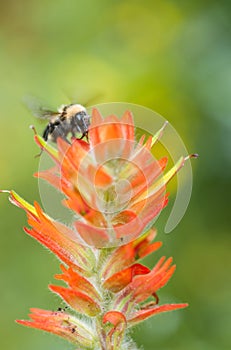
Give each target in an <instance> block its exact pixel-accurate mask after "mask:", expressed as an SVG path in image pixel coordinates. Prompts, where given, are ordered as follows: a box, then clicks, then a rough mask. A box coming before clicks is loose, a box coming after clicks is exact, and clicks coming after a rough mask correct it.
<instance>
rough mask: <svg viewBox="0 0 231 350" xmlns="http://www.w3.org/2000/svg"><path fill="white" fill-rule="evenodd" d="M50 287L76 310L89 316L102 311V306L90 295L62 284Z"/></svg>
mask: <svg viewBox="0 0 231 350" xmlns="http://www.w3.org/2000/svg"><path fill="white" fill-rule="evenodd" d="M49 289H50V290H51V291H52V292H54V293H57V294H58V295H59V296H60V297H61V298H62V299H63V300H64V301H65V302H66V303H67V304H68V305H70V306H71V307H72V308H73V309H74V310H76V311H77V312H80V313H82V314H85V315H88V316H92V317H93V316H96V315H97V314H98V313H99V312H100V306H99V305H98V304H97V303H96V302H95V301H94V300H93V299H92V298H90V297H89V296H88V295H86V294H84V293H82V292H80V291H76V290H73V289H71V288H64V287H60V286H54V285H49Z"/></svg>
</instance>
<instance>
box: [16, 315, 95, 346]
mask: <svg viewBox="0 0 231 350" xmlns="http://www.w3.org/2000/svg"><path fill="white" fill-rule="evenodd" d="M31 312H32V313H31V314H30V315H29V316H30V318H31V320H28V321H26V320H17V321H16V322H17V323H19V324H22V325H24V326H28V327H32V328H37V329H41V330H43V331H46V332H50V333H53V334H56V335H58V336H60V337H62V338H64V339H66V340H68V341H70V342H71V343H73V344H75V345H76V346H78V347H81V348H85V347H86V348H92V346H93V344H94V342H95V339H94V332H93V330H92V329H91V328H90V327H89V326H87V325H86V323H83V322H81V321H80V320H78V319H77V318H75V317H73V316H72V315H69V314H66V313H64V312H54V311H48V310H42V309H36V308H33V309H31Z"/></svg>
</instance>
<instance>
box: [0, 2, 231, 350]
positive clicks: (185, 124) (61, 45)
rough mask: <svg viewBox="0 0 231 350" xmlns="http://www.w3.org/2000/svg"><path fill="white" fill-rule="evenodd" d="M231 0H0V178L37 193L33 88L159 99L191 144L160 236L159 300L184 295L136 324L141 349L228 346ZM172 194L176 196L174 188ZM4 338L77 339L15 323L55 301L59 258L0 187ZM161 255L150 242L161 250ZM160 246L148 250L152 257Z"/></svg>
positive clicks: (43, 342)
mask: <svg viewBox="0 0 231 350" xmlns="http://www.w3.org/2000/svg"><path fill="white" fill-rule="evenodd" d="M230 14H231V2H230V1H228V0H227V1H225V0H221V1H219V2H217V1H214V0H210V1H206V0H201V1H193V2H192V1H182V0H176V1H170V0H169V1H134V0H133V1H132V0H131V1H128V0H123V1H106V0H99V1H88V0H85V1H77V0H66V1H61V0H55V1H52V0H46V1H44V0H41V1H35V0H22V1H13V0H8V1H7V2H1V12H0V20H1V24H0V28H1V29H0V58H1V65H0V88H1V92H0V105H1V110H0V123H1V124H0V127H1V137H0V164H1V175H0V181H1V185H0V187H1V188H3V189H11V188H13V189H15V190H16V191H17V192H18V193H19V194H21V195H22V196H23V197H24V198H26V199H27V200H28V201H31V202H33V200H34V199H37V200H39V192H38V185H37V180H36V179H34V178H33V177H32V173H34V172H36V171H37V166H38V160H37V159H35V158H34V155H35V154H37V152H38V149H37V147H36V145H35V144H34V142H33V139H32V131H31V130H29V128H28V126H29V125H30V124H31V123H34V124H35V125H36V127H37V129H38V130H39V132H40V131H42V130H43V126H42V125H40V124H39V122H37V121H35V120H34V119H33V118H32V116H30V114H29V112H27V110H26V109H25V107H24V106H23V104H22V102H21V101H22V98H23V96H24V95H26V94H33V95H35V96H38V97H40V98H41V99H43V100H45V101H47V102H48V103H49V104H50V105H51V106H53V107H56V106H59V105H60V104H62V103H68V99H67V96H68V95H69V96H70V97H71V98H72V99H73V97H74V98H78V99H79V102H82V103H83V102H84V101H85V100H88V99H90V98H91V97H94V96H97V95H98V94H102V95H101V97H98V100H97V101H96V102H98V103H100V102H111V101H127V102H131V103H136V104H140V105H144V106H147V107H149V108H151V109H154V110H156V111H157V112H159V113H160V114H161V115H163V116H164V117H165V118H166V119H168V120H169V121H170V122H171V124H172V125H173V126H174V127H175V128H176V129H177V131H178V132H179V134H180V135H181V137H182V139H183V140H184V142H185V145H186V147H187V148H188V150H189V152H197V153H199V154H200V158H199V159H198V160H196V161H194V162H193V163H192V167H193V173H194V188H193V193H192V198H191V202H190V205H189V207H188V210H187V213H186V215H185V216H184V218H183V220H182V221H181V222H180V224H179V225H178V226H177V228H176V229H175V230H174V232H172V233H171V234H169V235H166V234H164V233H163V227H164V224H163V222H164V218H165V216H167V214H168V210H169V209H166V212H165V214H164V216H163V217H162V219H161V220H160V221H159V222H158V223H157V227H158V229H159V235H158V238H159V239H160V240H163V241H164V243H165V244H164V247H163V248H162V249H161V252H160V254H161V255H165V254H166V255H172V256H173V257H174V260H175V262H176V263H177V271H176V273H175V275H174V277H173V279H172V280H171V281H170V283H169V284H168V286H167V287H165V288H164V289H163V290H162V291H161V293H160V298H161V301H162V302H164V301H170V302H178V301H188V302H189V304H190V307H189V308H188V309H186V310H183V311H178V312H174V313H166V314H163V315H161V316H157V317H155V318H153V319H151V320H149V321H146V322H145V323H143V325H142V326H139V327H137V328H136V329H135V330H134V332H133V336H134V338H135V339H136V340H137V343H138V344H139V345H140V346H141V345H142V346H143V349H144V350H153V349H158V350H185V349H187V350H195V349H196V350H207V349H209V350H226V349H227V350H228V349H231V332H230V326H231V317H230V314H231V307H230V296H231V294H230V290H231V288H230V287H231V285H230V271H231V259H230V252H231V250H230V248H231V239H230V224H229V222H230V220H229V219H230V203H229V197H230V168H231V167H230V165H231V162H230V157H231V152H230V145H231V135H230V131H231V118H230V116H231V41H230V37H231V15H230ZM172 197H174V196H172ZM0 206H1V220H0V226H1V230H0V249H1V255H0V259H1V261H0V273H1V274H0V276H1V282H0V283H1V299H0V300H1V305H0V344H1V349H5V350H31V349H33V350H41V349H49V350H51V349H55V350H59V349H60V350H61V349H63V350H64V349H73V347H72V346H71V345H69V344H68V343H66V342H64V341H62V340H60V339H59V338H57V337H53V336H50V335H47V334H45V333H42V332H40V331H36V330H31V329H27V328H24V327H21V326H19V325H16V324H15V323H14V320H15V319H17V318H26V317H27V313H28V310H29V308H30V307H41V308H50V309H54V310H55V309H57V307H59V306H61V303H60V301H59V300H58V298H57V297H56V296H53V295H51V293H50V292H49V291H48V290H47V284H48V283H50V282H51V281H52V280H53V277H52V276H53V274H54V273H57V271H58V270H59V268H58V261H57V260H56V259H55V257H54V256H52V255H51V254H49V253H48V252H47V251H46V250H45V249H43V248H42V247H41V246H40V245H39V244H38V243H37V242H35V241H33V240H32V239H31V238H29V237H27V236H26V234H24V233H23V230H22V227H23V226H24V225H26V219H25V214H24V213H23V212H22V211H20V210H19V209H17V208H15V207H13V206H12V205H11V204H10V203H9V202H8V200H7V196H6V195H1V196H0ZM157 255H158V254H157ZM156 258H157V256H155V257H153V258H152V262H151V261H150V260H149V261H148V262H149V263H150V264H151V263H152V264H153V262H154V261H155V260H156Z"/></svg>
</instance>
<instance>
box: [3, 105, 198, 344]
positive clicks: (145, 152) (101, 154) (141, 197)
mask: <svg viewBox="0 0 231 350" xmlns="http://www.w3.org/2000/svg"><path fill="white" fill-rule="evenodd" d="M166 125H167V122H165V124H164V125H163V126H162V128H161V129H160V130H159V131H157V132H156V134H155V135H154V136H150V137H149V138H148V139H147V141H146V142H145V135H144V136H142V137H141V138H140V140H139V142H137V141H136V138H135V125H134V122H133V116H132V113H131V112H130V111H125V113H124V114H123V116H122V117H121V118H118V117H117V116H115V115H110V116H108V117H106V118H103V117H102V115H101V114H100V112H99V111H98V110H97V109H95V108H93V110H92V122H91V125H90V127H89V130H88V137H86V141H84V140H83V139H76V138H74V137H72V139H71V140H70V143H68V142H67V140H66V139H65V140H64V139H62V138H58V139H57V148H54V147H53V146H51V145H50V144H48V143H47V142H45V141H44V139H43V138H42V137H40V136H39V135H37V133H36V135H35V136H34V139H35V142H36V143H37V145H38V146H39V148H40V149H41V150H42V151H44V152H46V153H47V154H48V156H49V157H50V158H51V159H52V160H53V161H54V166H53V167H52V168H51V169H48V170H45V171H41V172H38V173H36V174H35V176H36V177H39V178H40V179H43V180H45V181H47V182H48V183H49V184H51V185H52V186H53V187H55V188H56V189H57V190H58V191H60V192H61V193H62V194H63V196H64V198H63V201H62V203H63V204H64V205H65V206H66V207H68V208H69V209H70V210H71V211H72V212H73V217H74V219H73V222H71V223H70V224H69V226H67V225H66V224H64V223H61V222H59V221H57V220H54V219H53V218H51V217H50V216H49V215H47V214H46V213H45V212H44V211H43V209H42V208H41V206H40V205H39V204H38V203H37V202H35V203H34V205H31V204H29V203H28V202H26V201H25V200H24V199H22V198H21V197H20V196H19V195H18V194H17V193H16V192H14V191H2V192H7V193H9V199H10V201H11V202H12V203H13V204H14V205H16V206H17V207H19V208H21V209H23V210H24V211H25V212H26V214H27V221H28V227H25V228H24V230H25V232H26V233H27V234H28V235H30V236H31V237H33V238H35V239H36V240H37V241H38V242H40V243H41V244H42V245H44V246H45V247H46V248H48V249H49V250H50V251H51V252H53V253H54V254H55V255H56V256H57V258H58V259H59V260H61V265H60V269H61V273H59V274H56V275H55V278H56V280H57V281H58V282H60V281H61V283H65V284H66V285H65V286H63V285H54V284H50V285H49V289H50V290H51V291H52V292H53V293H55V294H57V295H58V296H59V297H60V298H61V299H62V300H63V302H64V303H65V304H66V305H67V309H66V308H65V309H63V310H62V309H58V311H48V310H43V309H37V308H33V309H31V313H30V315H29V317H30V319H29V320H17V323H19V324H21V325H25V326H28V327H32V328H37V329H41V330H44V331H46V332H50V333H53V334H56V335H58V336H61V337H63V338H64V339H66V340H68V341H69V342H71V343H72V344H74V345H75V346H76V347H77V349H86V350H87V349H89V350H94V349H102V350H121V349H127V348H129V349H130V348H131V347H129V346H128V344H132V346H133V343H132V341H131V339H130V335H129V331H128V330H129V329H130V328H131V327H133V326H135V325H137V324H139V323H140V322H142V321H144V320H146V319H148V318H150V317H152V316H154V315H156V314H158V313H161V312H166V311H172V310H177V309H181V308H185V307H187V306H188V304H186V303H179V304H164V305H161V295H159V294H160V289H161V288H163V287H164V286H165V285H166V284H167V283H168V281H169V280H170V278H171V277H172V275H173V273H174V271H175V268H176V266H175V265H174V264H173V263H172V261H173V259H172V258H166V257H161V258H160V259H159V260H158V261H157V262H156V264H155V265H154V267H152V268H149V267H147V266H145V265H144V264H143V263H142V259H143V258H144V257H146V256H148V255H150V254H151V253H154V252H155V251H157V250H158V249H159V248H160V247H161V246H162V243H161V242H159V241H155V238H156V230H155V229H154V228H153V225H154V222H155V220H156V218H157V217H158V215H159V214H160V213H161V211H162V210H163V209H164V207H165V206H166V205H167V202H168V194H167V193H166V185H167V183H168V182H169V181H170V180H171V179H172V177H173V176H175V174H176V173H177V172H178V171H179V170H180V169H181V168H182V167H183V165H184V163H185V161H187V160H188V159H189V158H193V157H194V158H195V157H197V155H196V154H192V155H190V156H187V157H183V156H182V157H180V159H179V160H178V161H177V163H176V164H175V165H174V166H173V167H172V169H170V170H169V171H167V172H166V173H165V172H164V171H165V168H166V165H167V161H168V159H167V157H163V158H161V159H158V160H156V159H154V157H153V155H152V153H151V149H152V148H153V146H154V145H155V144H156V142H157V141H158V140H159V139H160V137H161V136H162V134H163V132H164V129H165V127H166ZM85 136H86V135H85ZM67 310H69V311H67ZM133 348H134V349H135V348H136V347H135V345H134V347H133Z"/></svg>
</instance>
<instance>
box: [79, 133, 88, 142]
mask: <svg viewBox="0 0 231 350" xmlns="http://www.w3.org/2000/svg"><path fill="white" fill-rule="evenodd" d="M85 136H86V139H87V141H89V139H88V131H85V132H83V133H82V136H81V137H80V138H79V139H78V140H82V139H83V138H84V137H85Z"/></svg>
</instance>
